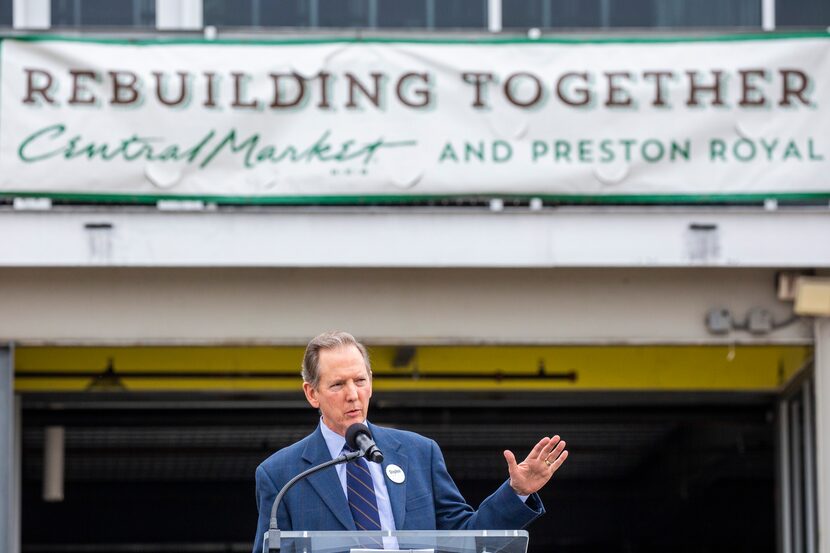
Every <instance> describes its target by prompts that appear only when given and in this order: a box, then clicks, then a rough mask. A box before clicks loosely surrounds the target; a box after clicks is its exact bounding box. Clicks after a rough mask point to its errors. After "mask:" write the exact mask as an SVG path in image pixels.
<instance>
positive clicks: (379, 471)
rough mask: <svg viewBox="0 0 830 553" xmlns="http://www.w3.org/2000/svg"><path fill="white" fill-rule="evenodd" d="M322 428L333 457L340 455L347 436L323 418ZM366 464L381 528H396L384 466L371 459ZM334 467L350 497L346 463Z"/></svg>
mask: <svg viewBox="0 0 830 553" xmlns="http://www.w3.org/2000/svg"><path fill="white" fill-rule="evenodd" d="M363 424H366V422H365V421H364V423H363ZM320 430H321V431H322V433H323V439H325V440H326V445H327V446H328V448H329V453H331V458H332V459H334V458H336V457H340V454H341V452H342V451H343V446H345V445H346V438H344V437H343V436H341V435H340V434H337V433H336V432H334V431H333V430H331V429H330V428H329V427H328V426H326V425H325V423H324V422H323V420H322V419H321V420H320ZM366 464H367V465H369V472H370V473H372V483H373V484H374V485H375V497H376V498H377V501H378V512H379V513H380V528H381V530H396V528H395V518H394V517H393V516H392V503H391V502H390V501H389V492H388V491H387V490H386V480H385V478H384V474H383V467H382V466H381V465H380V463H371V462H369V461H367V462H366ZM334 468H335V469H337V476H338V477H339V478H340V485H341V486H343V495H344V496H346V497H348V492H347V491H346V463H340V464H339V465H336V466H335V467H334Z"/></svg>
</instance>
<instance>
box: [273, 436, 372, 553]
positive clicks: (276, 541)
mask: <svg viewBox="0 0 830 553" xmlns="http://www.w3.org/2000/svg"><path fill="white" fill-rule="evenodd" d="M359 457H363V451H361V450H357V451H352V452H351V453H345V454H343V455H341V456H340V457H337V458H335V459H332V460H331V461H326V462H325V463H321V464H319V465H317V466H316V467H311V468H310V469H308V470H306V471H304V472H301V473H300V474H298V475H297V476H295V477H294V478H292V479H291V480H289V481H288V483H287V484H286V485H285V486H283V487H282V489H281V490H280V492H279V493H278V494H277V498H276V499H274V503H273V505H271V520H270V521H269V525H268V531H266V532H265V537H264V541H263V542H262V553H269V552H275V551H279V550H280V530H279V527H278V526H277V511H278V510H279V506H280V502H281V501H282V498H283V496H285V494H286V492H287V491H288V490H290V489H291V487H292V486H293V485H294V484H296V483H297V482H299V481H300V480H302V479H303V478H306V477H307V476H310V475H312V474H314V473H315V472H317V471H320V470H323V469H324V468H328V467H330V466H332V465H339V464H340V463H348V462H351V461H354V460H355V459H357V458H359Z"/></svg>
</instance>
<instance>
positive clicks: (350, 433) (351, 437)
mask: <svg viewBox="0 0 830 553" xmlns="http://www.w3.org/2000/svg"><path fill="white" fill-rule="evenodd" d="M358 434H366V435H367V436H369V437H370V438H371V437H372V433H371V432H369V427H368V426H366V425H365V424H362V423H359V422H356V423H354V424H353V425H351V426H350V427H348V428H347V429H346V445H348V446H349V447H350V448H352V449H353V450H355V451H360V446H359V445H357V435H358Z"/></svg>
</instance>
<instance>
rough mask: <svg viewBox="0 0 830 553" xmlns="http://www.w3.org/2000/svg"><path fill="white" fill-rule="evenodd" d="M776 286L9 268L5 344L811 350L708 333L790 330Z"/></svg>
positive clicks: (473, 274)
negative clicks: (331, 332) (320, 340)
mask: <svg viewBox="0 0 830 553" xmlns="http://www.w3.org/2000/svg"><path fill="white" fill-rule="evenodd" d="M334 247H336V246H334ZM402 247H405V246H402ZM774 282H775V272H774V271H772V270H767V269H763V270H750V269H740V270H738V269H649V270H641V269H630V270H619V269H606V270H598V269H584V270H579V269H529V270H525V269H412V270H406V269H106V268H97V269H3V270H0V290H2V292H3V306H2V311H0V338H2V339H11V340H17V341H20V342H23V343H80V344H83V343H90V344H98V343H104V344H106V343H129V344H132V343H163V344H164V343H197V344H198V343H275V344H302V343H304V342H305V341H306V340H307V339H308V338H309V337H310V336H312V335H314V334H316V333H318V332H320V331H322V330H325V329H333V328H342V329H348V330H350V331H352V332H353V333H355V334H357V335H358V336H360V337H362V338H364V339H366V340H369V341H372V342H375V343H401V342H403V343H407V342H410V343H478V342H488V343H550V344H554V343H728V342H733V341H734V342H741V343H805V342H809V341H811V336H812V332H811V326H810V323H808V322H807V323H805V322H799V323H796V324H794V325H791V326H788V327H786V328H783V329H780V330H777V331H775V332H773V333H772V334H770V335H768V336H760V337H755V336H751V335H749V334H747V333H745V332H733V333H731V334H730V335H728V336H726V337H713V336H711V335H709V334H708V333H707V331H706V329H705V326H704V315H705V313H706V311H707V310H708V309H709V308H711V307H715V306H724V307H727V308H729V309H730V310H731V311H732V312H733V314H735V316H736V317H738V318H742V317H743V316H744V315H745V314H746V312H747V311H748V310H749V308H751V307H753V306H759V307H764V308H767V309H769V310H771V311H772V312H773V313H774V314H775V317H776V319H777V320H783V319H785V318H786V317H787V316H788V315H789V312H790V309H791V307H792V306H791V304H789V303H782V302H779V301H778V300H777V299H776V297H775V287H774Z"/></svg>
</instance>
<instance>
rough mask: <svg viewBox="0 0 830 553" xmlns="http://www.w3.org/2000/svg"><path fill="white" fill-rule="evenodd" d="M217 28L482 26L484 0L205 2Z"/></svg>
mask: <svg viewBox="0 0 830 553" xmlns="http://www.w3.org/2000/svg"><path fill="white" fill-rule="evenodd" d="M204 21H205V25H213V26H216V27H300V28H366V29H374V28H397V29H407V28H408V29H485V28H486V27H487V0H406V1H404V0H286V1H281V2H269V1H265V0H234V1H231V0H205V3H204Z"/></svg>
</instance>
